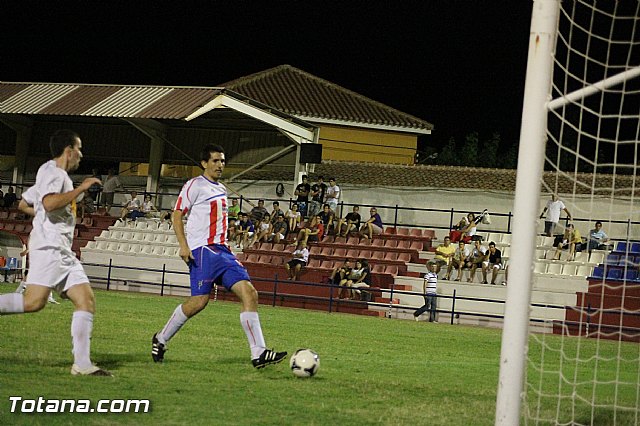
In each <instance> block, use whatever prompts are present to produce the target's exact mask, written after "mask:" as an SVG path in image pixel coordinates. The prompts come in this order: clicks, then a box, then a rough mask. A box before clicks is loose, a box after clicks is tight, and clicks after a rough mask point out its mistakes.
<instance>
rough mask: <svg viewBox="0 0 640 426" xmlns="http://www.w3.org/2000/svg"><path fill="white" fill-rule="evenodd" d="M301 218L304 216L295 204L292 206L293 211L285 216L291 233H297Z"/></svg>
mask: <svg viewBox="0 0 640 426" xmlns="http://www.w3.org/2000/svg"><path fill="white" fill-rule="evenodd" d="M301 216H302V215H301V214H300V212H299V211H298V205H297V204H295V203H293V204H292V205H291V209H290V210H289V211H288V212H287V214H286V215H285V218H286V219H287V222H288V223H289V232H292V233H294V232H296V229H298V225H300V220H301Z"/></svg>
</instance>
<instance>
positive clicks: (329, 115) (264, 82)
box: [220, 65, 433, 133]
mask: <svg viewBox="0 0 640 426" xmlns="http://www.w3.org/2000/svg"><path fill="white" fill-rule="evenodd" d="M220 86H222V87H225V88H228V89H231V90H234V91H236V92H238V93H241V94H243V95H245V96H247V97H249V98H252V99H255V100H257V101H260V102H262V103H265V104H267V105H270V106H272V107H274V108H277V109H279V110H281V111H283V112H286V113H288V114H291V115H294V116H297V117H299V118H302V119H304V120H307V121H310V122H313V119H314V118H315V119H323V120H331V121H337V122H340V121H341V122H344V123H345V124H347V123H349V124H351V125H353V124H354V123H359V124H365V125H379V126H390V127H393V128H397V129H398V130H399V131H409V132H411V131H413V132H416V133H428V132H429V131H430V130H431V129H433V125H432V124H431V123H428V122H426V121H424V120H422V119H420V118H417V117H414V116H412V115H410V114H406V113H404V112H401V111H398V110H397V109H394V108H391V107H389V106H387V105H384V104H382V103H380V102H376V101H373V100H371V99H369V98H367V97H365V96H362V95H360V94H358V93H355V92H352V91H350V90H347V89H345V88H344V87H341V86H338V85H337V84H334V83H331V82H329V81H327V80H323V79H321V78H319V77H316V76H314V75H312V74H309V73H307V72H305V71H302V70H300V69H298V68H295V67H292V66H291V65H280V66H278V67H275V68H271V69H268V70H265V71H261V72H258V73H256V74H251V75H248V76H245V77H240V78H238V79H236V80H232V81H229V82H227V83H224V84H221V85H220Z"/></svg>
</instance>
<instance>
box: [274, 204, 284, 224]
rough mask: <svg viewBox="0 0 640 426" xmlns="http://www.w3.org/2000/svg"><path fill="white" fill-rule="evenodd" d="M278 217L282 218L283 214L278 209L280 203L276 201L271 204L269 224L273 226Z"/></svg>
mask: <svg viewBox="0 0 640 426" xmlns="http://www.w3.org/2000/svg"><path fill="white" fill-rule="evenodd" d="M278 215H282V216H284V212H283V211H282V209H281V208H280V203H279V202H277V201H274V202H273V210H272V211H271V223H272V224H274V225H275V223H276V221H277V220H278Z"/></svg>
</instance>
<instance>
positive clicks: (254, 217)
mask: <svg viewBox="0 0 640 426" xmlns="http://www.w3.org/2000/svg"><path fill="white" fill-rule="evenodd" d="M266 214H269V212H268V211H267V209H266V208H265V207H264V200H258V205H257V206H255V207H254V208H252V209H251V211H250V212H249V219H251V221H252V222H253V223H258V222H260V221H261V220H262V218H263V217H264V215H266Z"/></svg>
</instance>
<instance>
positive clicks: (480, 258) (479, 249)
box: [467, 240, 489, 283]
mask: <svg viewBox="0 0 640 426" xmlns="http://www.w3.org/2000/svg"><path fill="white" fill-rule="evenodd" d="M473 245H474V247H473V249H472V250H471V256H469V261H468V262H467V267H468V268H471V272H469V279H468V280H467V282H470V283H472V282H473V281H475V278H476V270H477V269H478V268H481V269H482V263H483V262H485V261H486V260H487V259H488V255H489V249H488V248H487V247H485V246H483V245H482V243H481V242H480V241H479V240H476V241H474V242H473Z"/></svg>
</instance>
